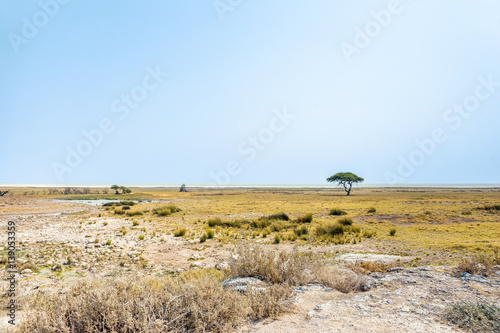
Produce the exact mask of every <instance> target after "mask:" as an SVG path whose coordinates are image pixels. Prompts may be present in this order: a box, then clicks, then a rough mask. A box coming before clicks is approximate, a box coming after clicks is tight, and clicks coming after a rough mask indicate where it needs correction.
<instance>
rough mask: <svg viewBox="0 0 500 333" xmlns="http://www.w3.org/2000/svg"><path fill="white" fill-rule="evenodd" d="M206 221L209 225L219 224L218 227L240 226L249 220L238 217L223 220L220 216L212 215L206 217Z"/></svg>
mask: <svg viewBox="0 0 500 333" xmlns="http://www.w3.org/2000/svg"><path fill="white" fill-rule="evenodd" d="M207 223H208V226H209V227H215V226H220V227H233V228H241V227H242V226H243V225H244V224H248V223H249V222H248V221H247V220H239V219H236V220H232V221H223V220H221V218H220V217H214V218H211V219H208V221H207Z"/></svg>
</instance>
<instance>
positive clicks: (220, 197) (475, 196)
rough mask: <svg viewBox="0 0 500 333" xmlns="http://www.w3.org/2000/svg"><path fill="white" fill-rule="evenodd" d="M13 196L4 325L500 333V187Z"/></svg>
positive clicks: (4, 253)
mask: <svg viewBox="0 0 500 333" xmlns="http://www.w3.org/2000/svg"><path fill="white" fill-rule="evenodd" d="M2 189H3V190H8V191H9V192H8V193H7V194H5V195H4V196H2V197H0V222H1V224H0V232H2V233H3V234H4V236H2V239H3V242H2V243H3V246H2V247H0V250H1V252H0V264H1V267H3V270H2V279H1V298H0V301H1V303H2V309H4V311H3V313H2V314H1V315H0V317H1V326H0V327H1V329H2V330H5V331H7V332H22V333H25V332H26V333H28V332H29V333H33V332H38V333H46V332H47V333H48V332H54V333H55V332H74V333H83V332H116V333H122V332H130V333H132V332H145V333H150V332H500V308H499V306H500V298H499V296H500V251H499V249H500V189H498V188H477V189H472V188H470V189H458V188H354V189H353V192H352V193H351V195H349V196H346V195H345V192H344V191H343V189H339V188H328V189H326V188H325V189H318V188H316V189H307V188H300V189H292V188H286V189H284V188H224V189H209V188H189V187H188V192H179V190H178V188H175V189H172V188H131V193H126V192H125V191H123V192H125V193H121V192H120V191H119V190H117V191H118V192H120V194H115V190H111V189H105V188H76V187H75V188H39V187H37V188H34V187H31V188H20V187H13V188H2ZM9 221H15V224H16V237H17V244H16V247H17V250H16V263H17V272H18V274H17V278H16V283H17V284H16V296H15V301H16V306H17V309H16V310H17V312H16V324H15V325H10V324H9V323H8V320H9V317H8V316H7V310H6V309H7V305H8V304H9V302H10V299H11V297H9V296H8V290H9V285H10V282H9V280H8V276H9V274H8V272H7V267H8V246H7V241H6V240H7V225H8V223H9ZM1 230H3V231H1Z"/></svg>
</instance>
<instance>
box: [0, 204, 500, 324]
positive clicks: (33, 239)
mask: <svg viewBox="0 0 500 333" xmlns="http://www.w3.org/2000/svg"><path fill="white" fill-rule="evenodd" d="M2 200H3V201H2V206H3V207H4V208H8V209H4V210H2V211H0V221H1V223H0V230H3V231H2V232H4V233H5V234H6V232H7V231H6V228H7V222H8V221H10V220H14V221H16V223H17V238H18V248H20V249H21V251H20V253H19V255H18V263H19V265H20V266H22V265H23V263H25V262H28V261H30V260H31V261H33V262H34V263H36V265H37V266H39V267H41V269H40V271H39V272H38V273H35V272H29V271H25V272H24V273H20V274H19V275H18V285H17V289H18V295H19V296H18V299H19V302H20V303H21V304H22V303H23V302H24V301H25V300H26V299H27V297H29V296H30V295H32V294H34V293H37V292H39V291H40V290H44V291H61V292H64V291H65V290H67V288H68V286H69V285H70V284H71V283H72V282H74V281H76V280H78V279H83V278H86V277H95V276H98V277H106V276H113V275H117V274H132V275H136V276H142V275H164V274H170V273H173V272H181V271H185V270H189V269H200V268H212V267H214V266H215V265H216V264H217V263H219V262H221V261H224V260H225V259H227V258H228V257H229V256H230V251H231V249H232V247H233V245H231V244H222V243H220V242H216V241H214V240H209V241H207V242H205V243H203V244H200V243H199V242H197V241H193V240H189V239H184V238H181V237H174V236H173V235H172V234H170V235H164V236H162V238H161V239H158V238H156V239H155V240H148V241H147V242H144V241H140V240H138V239H137V236H136V235H132V233H130V234H126V235H123V233H122V232H119V231H118V230H119V229H120V228H121V227H122V226H123V225H124V224H125V223H124V220H123V218H122V217H119V216H117V217H114V216H112V217H109V216H107V217H91V218H89V219H86V220H85V224H84V227H81V226H82V224H81V223H80V217H82V216H86V215H91V216H95V215H96V214H98V213H99V211H100V210H101V208H100V207H96V206H91V205H87V204H80V203H78V204H77V203H71V202H57V203H55V202H54V201H52V200H49V199H36V198H19V197H13V198H3V199H2ZM94 222H95V223H94ZM104 223H107V225H104ZM126 223H127V225H129V224H130V221H126ZM96 238H97V242H96ZM108 240H109V241H110V243H108V244H106V243H105V242H106V241H108ZM267 246H271V245H267ZM280 247H283V248H287V247H291V245H288V244H283V245H280ZM307 249H311V250H314V251H321V252H329V253H336V252H337V251H339V250H340V251H342V252H341V253H338V254H336V258H337V260H338V261H339V262H340V263H352V262H355V261H360V260H364V261H383V262H386V263H393V264H394V265H395V266H398V265H399V264H401V265H403V264H404V262H406V261H408V260H410V259H412V258H407V257H397V256H393V255H386V254H380V253H373V252H375V249H374V248H372V247H371V246H370V245H369V244H367V245H361V244H358V245H356V246H351V245H343V246H335V245H328V246H312V247H311V246H303V247H302V248H301V250H307ZM3 250H5V249H3ZM351 251H352V252H351ZM398 259H399V261H398ZM57 264H61V267H62V271H59V270H57V269H56V270H53V268H54V265H57ZM3 275H4V276H3V279H2V281H1V284H0V287H1V290H2V294H3V296H2V302H4V303H2V304H3V305H5V302H6V299H7V298H6V296H5V291H6V290H7V289H8V282H7V281H6V280H5V274H3ZM369 279H370V280H371V281H372V284H373V288H372V289H370V290H368V291H366V292H359V293H349V294H343V293H340V292H338V291H336V290H332V289H328V288H325V287H322V286H318V285H310V286H303V287H299V288H298V289H297V296H296V298H295V302H294V306H293V307H291V308H290V309H289V312H288V313H287V314H285V315H283V316H281V317H279V318H275V319H267V320H264V321H260V322H256V323H247V324H244V325H242V326H240V327H239V328H237V330H238V331H241V332H460V331H461V330H460V329H459V328H457V327H453V326H452V325H450V324H449V323H447V322H444V321H443V319H442V317H441V314H442V312H443V311H444V309H445V308H446V307H447V306H448V305H450V304H451V303H453V302H456V301H460V300H465V301H471V302H477V301H480V300H484V301H489V302H494V303H496V304H499V300H500V268H499V269H498V271H497V272H496V273H493V274H490V275H489V276H488V277H485V278H477V277H472V279H471V278H470V277H462V278H460V276H457V274H456V273H455V271H454V270H453V268H452V267H444V266H420V267H404V268H403V267H395V268H393V269H390V270H389V271H386V272H382V273H372V274H371V275H370V277H369ZM18 319H20V320H29V318H22V310H21V311H20V312H19V313H18ZM6 322H7V317H6V316H5V313H3V314H2V317H1V325H2V326H1V327H7V326H8V324H7V323H6Z"/></svg>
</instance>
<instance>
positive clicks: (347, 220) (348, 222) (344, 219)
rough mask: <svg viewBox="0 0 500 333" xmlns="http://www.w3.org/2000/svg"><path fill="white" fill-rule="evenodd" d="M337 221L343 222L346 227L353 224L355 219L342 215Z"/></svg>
mask: <svg viewBox="0 0 500 333" xmlns="http://www.w3.org/2000/svg"><path fill="white" fill-rule="evenodd" d="M337 222H338V223H340V224H342V225H343V226H345V227H346V226H349V225H352V224H353V221H352V219H351V218H350V217H342V218H340V219H338V220H337Z"/></svg>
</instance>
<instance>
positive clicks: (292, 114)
mask: <svg viewBox="0 0 500 333" xmlns="http://www.w3.org/2000/svg"><path fill="white" fill-rule="evenodd" d="M221 4H223V5H221ZM0 35H2V36H3V38H1V39H0V49H1V53H0V57H1V58H0V59H1V61H0V71H1V72H2V78H1V79H0V88H1V91H2V98H1V99H0V109H1V110H2V112H1V113H0V132H1V133H2V140H0V159H1V163H0V183H4V184H7V183H15V184H59V185H64V184H78V183H79V184H98V183H103V184H107V181H108V180H113V181H114V182H115V183H118V184H123V185H125V184H157V183H159V184H177V183H179V184H181V183H182V182H186V184H207V185H210V184H212V185H237V184H323V183H324V184H325V187H328V186H329V185H328V184H327V183H326V178H327V177H329V176H331V175H333V174H335V173H337V172H344V171H349V172H353V173H355V174H357V175H359V176H361V177H363V178H364V179H365V182H366V183H371V184H387V185H395V184H399V185H405V184H418V183H421V184H436V183H437V184H462V183H473V184H498V183H500V172H499V170H500V158H499V153H500V148H499V147H500V146H499V141H500V140H499V139H500V134H499V131H498V124H500V112H498V110H499V109H500V62H499V61H498V59H500V43H499V41H500V3H498V2H495V1H493V0H481V1H472V0H466V1H461V2H454V1H451V0H446V1H440V2H434V1H430V0H422V1H410V0H401V1H398V0H389V1H367V0H365V1H356V2H352V1H348V0H341V1H335V2H332V1H327V0H319V1H315V2H303V1H297V0H293V1H290V0H287V1H285V0H278V1H273V2H249V1H240V2H238V1H232V2H227V1H225V0H220V1H219V0H214V1H212V0H211V1H207V2H159V1H153V2H147V3H139V2H132V1H123V2H116V1H111V2H102V1H96V0H90V1H86V2H85V3H81V2H76V1H67V0H64V1H63V0H42V1H28V2H19V1H14V0H5V1H2V2H1V3H0ZM332 186H333V185H332Z"/></svg>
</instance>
